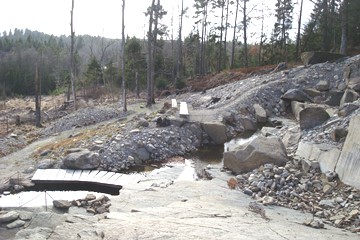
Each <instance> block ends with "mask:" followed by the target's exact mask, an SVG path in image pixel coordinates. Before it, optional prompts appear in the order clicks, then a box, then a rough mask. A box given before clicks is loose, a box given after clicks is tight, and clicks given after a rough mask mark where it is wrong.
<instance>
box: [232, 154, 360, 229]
mask: <svg viewBox="0 0 360 240" xmlns="http://www.w3.org/2000/svg"><path fill="white" fill-rule="evenodd" d="M236 178H237V180H238V183H239V186H240V188H241V189H242V191H243V192H244V193H245V194H247V195H250V196H252V197H253V198H255V199H256V200H257V201H258V202H260V203H262V204H264V205H279V206H284V207H289V208H292V209H296V210H302V211H306V212H310V213H312V214H313V215H314V216H316V217H319V218H323V219H324V222H325V223H329V224H332V225H334V226H336V227H340V228H346V229H347V230H350V231H352V232H360V191H359V190H357V189H355V188H352V187H349V186H344V185H343V184H341V183H340V181H339V180H338V179H337V177H336V174H334V173H333V172H327V173H326V174H321V173H320V169H319V168H318V167H314V168H311V169H310V170H309V172H304V171H302V169H301V162H299V161H296V160H293V161H289V162H288V163H287V164H286V165H285V166H284V167H278V166H276V165H272V164H265V165H263V166H261V167H260V168H258V169H255V170H253V171H252V172H249V173H245V174H241V175H238V176H236Z"/></svg>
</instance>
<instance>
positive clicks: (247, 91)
mask: <svg viewBox="0 0 360 240" xmlns="http://www.w3.org/2000/svg"><path fill="white" fill-rule="evenodd" d="M359 59H360V56H356V57H353V58H349V59H343V60H342V61H338V62H333V63H329V62H328V63H321V64H316V65H312V66H307V67H305V66H298V67H294V68H289V69H286V70H283V71H274V72H271V73H269V71H268V70H267V71H265V72H263V73H262V75H258V76H256V74H252V75H250V77H248V78H245V77H244V76H243V75H242V74H240V75H241V76H240V75H236V74H234V73H232V72H228V73H226V72H225V73H222V74H221V76H214V77H215V78H216V77H217V79H218V80H217V81H215V80H214V83H213V86H216V87H214V88H208V87H205V88H202V89H199V90H202V91H201V92H187V93H183V94H181V95H170V96H169V97H167V98H165V99H162V100H161V101H160V102H159V104H157V105H155V106H153V108H152V109H147V108H143V105H144V103H143V102H140V103H139V102H137V103H135V104H134V105H130V106H129V112H128V113H126V114H124V113H123V112H121V111H119V108H118V106H117V105H113V106H111V105H106V106H103V105H96V104H95V105H94V104H88V103H86V104H87V106H85V105H84V108H83V109H81V110H79V111H77V112H74V113H63V114H64V115H63V117H61V118H58V119H57V120H55V121H51V122H48V123H46V124H45V125H46V126H45V127H44V128H43V129H42V130H40V131H35V130H33V129H32V128H31V127H28V128H24V129H21V130H15V127H13V130H12V132H11V133H10V134H7V135H4V137H3V138H2V139H1V141H2V143H3V144H1V145H0V146H1V147H0V149H1V153H2V154H3V155H7V154H8V153H10V152H14V151H16V150H17V149H19V148H22V147H23V146H25V145H27V144H29V143H30V142H32V141H34V140H35V139H37V138H41V137H42V138H43V139H42V140H41V141H39V142H41V143H39V142H34V144H32V145H30V146H29V147H30V148H28V149H30V150H27V151H25V152H17V153H16V152H15V153H14V154H12V155H8V156H6V157H4V158H2V159H1V162H0V164H2V169H0V173H1V178H2V179H1V180H2V181H3V182H6V181H7V180H6V179H7V178H8V177H10V176H12V175H13V174H14V173H16V169H17V171H20V172H22V174H25V176H31V174H32V173H33V171H34V170H35V169H36V168H53V167H79V166H68V165H67V164H68V162H72V161H70V160H69V159H71V157H73V156H74V155H71V153H74V152H75V153H76V154H77V156H86V157H88V158H89V159H90V160H91V163H92V164H93V166H92V167H93V168H97V169H101V170H108V171H116V172H118V171H125V170H129V169H131V168H132V167H134V166H138V165H143V164H146V163H148V162H150V163H154V162H163V161H164V160H166V159H169V158H170V157H172V156H179V155H180V156H183V155H185V154H186V153H189V152H191V151H194V150H196V149H197V148H198V147H200V146H203V145H207V146H211V145H215V144H216V140H214V138H213V137H212V136H210V135H209V133H208V132H206V131H204V125H203V124H204V123H206V122H210V121H215V122H216V121H217V122H220V123H223V124H224V125H225V126H226V136H227V138H228V139H231V138H234V137H236V136H239V135H241V134H244V133H246V132H247V131H256V130H257V129H258V128H259V127H260V125H259V124H258V120H257V116H256V113H255V110H254V104H255V103H257V104H259V105H260V106H261V107H262V108H264V110H265V112H266V114H267V116H269V119H268V121H267V122H266V125H267V126H268V127H271V129H267V128H264V133H263V134H265V135H276V136H278V137H284V136H286V134H287V133H289V132H292V131H293V132H294V135H297V136H298V138H297V142H299V141H306V142H308V143H319V142H321V143H327V144H329V145H332V146H334V147H335V148H341V147H342V145H343V142H344V139H338V140H336V141H335V140H334V135H333V132H334V130H335V129H337V128H342V129H347V127H348V125H349V122H350V118H351V116H352V115H355V114H358V113H359V110H357V108H358V106H360V102H359V101H354V102H353V103H352V104H353V105H354V106H355V107H354V108H353V110H352V111H351V112H350V114H348V115H346V116H342V117H339V115H338V114H337V111H338V107H336V106H331V104H330V103H331V101H332V99H331V96H330V95H328V93H327V92H329V91H330V90H331V91H335V92H336V91H340V90H344V86H343V85H344V83H343V72H344V67H345V65H347V64H348V63H350V62H353V61H356V60H359ZM219 79H220V80H219ZM223 79H228V82H230V83H227V84H225V85H221V86H218V85H219V84H218V83H217V82H219V81H220V82H223V81H225V82H226V81H227V80H223ZM234 80H238V81H234ZM232 81H234V82H232ZM322 81H326V83H327V86H326V88H327V90H326V91H323V90H322V91H320V90H318V89H319V88H321V87H320V85H321V84H320V83H321V82H322ZM209 86H211V87H212V85H211V84H210V85H209ZM194 89H197V88H194ZM291 89H315V90H318V91H317V92H316V91H307V92H306V96H307V97H309V98H310V99H311V100H312V102H313V103H314V102H316V103H327V104H328V106H329V108H328V111H329V112H331V113H333V114H331V115H330V118H329V119H328V120H327V121H326V122H324V123H323V124H320V125H319V126H316V127H314V128H311V129H309V130H306V129H305V130H304V129H300V128H299V123H298V122H297V120H296V119H295V117H294V115H293V113H292V112H291V110H290V109H291V108H290V105H289V102H288V101H286V99H284V98H283V96H284V94H286V93H287V91H289V90H291ZM172 98H176V99H177V100H178V101H186V102H187V103H188V106H189V112H190V116H188V117H185V118H183V117H180V116H179V114H178V111H177V110H174V109H171V108H170V107H169V104H170V102H171V99H172ZM166 103H167V104H166ZM329 104H330V105H329ZM131 106H132V107H131ZM356 106H357V107H356ZM331 108H333V110H331ZM51 110H53V109H50V110H49V111H48V112H50V111H51ZM58 112H59V111H58ZM60 112H61V111H60ZM8 113H9V112H7V114H8ZM47 114H48V113H47ZM48 115H49V114H48ZM53 115H55V114H53ZM2 116H4V115H2ZM106 120H109V121H106ZM104 121H105V122H104ZM94 124H95V125H94ZM12 126H13V125H12ZM54 134H55V136H54ZM74 148H75V149H76V150H74ZM296 150H297V143H294V142H292V141H290V140H289V141H288V144H286V151H287V154H288V156H289V157H290V161H289V162H288V164H287V165H286V166H285V167H277V166H275V165H265V166H262V167H260V168H259V169H256V170H254V171H253V172H249V173H246V174H239V175H237V176H236V181H237V183H238V184H239V187H240V189H241V191H243V192H244V193H245V194H247V195H250V196H251V197H253V198H254V200H257V201H258V202H259V203H263V204H264V205H271V206H274V205H277V206H285V207H289V208H293V209H297V210H301V211H304V212H309V213H311V216H315V217H317V218H321V219H322V221H323V222H324V223H327V224H330V225H333V226H336V227H339V228H344V229H347V230H349V232H347V234H349V235H348V237H350V238H351V237H353V236H354V237H356V234H355V235H352V234H353V233H350V232H355V233H356V232H359V231H360V229H359V222H360V218H359V216H360V213H359V211H360V203H359V191H358V190H356V189H354V188H351V187H348V186H345V185H342V184H341V183H340V182H339V181H338V179H337V178H336V176H335V177H333V178H331V176H325V177H324V175H322V174H321V173H320V172H319V169H317V168H314V169H311V171H304V169H303V168H302V166H300V165H301V164H300V163H299V162H298V160H297V159H295V158H293V156H294V155H295V152H296ZM81 154H83V155H81ZM89 156H91V157H89ZM19 158H22V159H19ZM67 160H69V161H67ZM15 161H16V162H17V164H16V165H15V166H11V167H10V166H9V165H11V163H12V162H15ZM200 172H201V170H200ZM213 174H214V173H213ZM215 175H216V174H215ZM225 176H226V177H225V178H229V177H230V175H225ZM221 178H224V175H222V177H221ZM215 181H217V180H215ZM209 183H210V185H211V181H210V182H208V181H206V182H203V181H200V182H193V184H192V185H187V186H186V187H190V188H192V187H195V186H196V185H197V184H204V185H206V187H207V189H208V191H211V190H210V189H212V187H211V186H208V185H207V184H209ZM4 185H5V187H11V186H10V185H9V184H7V183H6V184H3V185H2V189H4V188H5V187H4ZM220 185H221V187H222V188H224V191H225V190H226V191H230V190H229V189H228V187H227V186H226V181H225V182H224V179H223V182H222V183H221V184H220ZM176 186H178V187H179V188H178V190H176V189H177V187H176ZM171 188H174V189H173V190H174V191H179V194H180V195H182V194H186V193H185V192H183V191H184V190H183V189H182V188H181V187H180V185H178V184H174V186H171ZM236 188H237V185H236ZM216 191H217V190H215V187H214V192H216ZM159 192H162V191H159ZM218 193H219V192H218ZM142 194H144V197H146V196H149V194H147V193H146V192H142ZM159 194H160V195H161V193H159ZM204 194H205V195H206V193H204ZM219 194H220V195H221V194H225V195H226V196H227V197H228V193H227V192H226V193H225V192H221V193H219ZM231 194H239V195H238V196H240V195H241V194H240V192H239V191H233V192H231ZM150 195H151V194H150ZM241 196H243V195H241ZM244 196H245V195H244ZM155 197H156V196H154V199H156V198H155ZM154 199H153V200H151V201H154ZM241 199H242V201H245V202H246V201H249V198H246V197H245V198H244V197H241ZM244 199H248V200H244ZM202 200H203V199H202ZM213 200H214V199H213ZM115 201H116V200H115ZM155 201H157V200H155ZM180 202H181V200H180ZM185 202H186V201H185ZM196 204H199V205H196V206H199V207H200V208H202V207H201V204H200V203H198V202H196ZM206 204H210V205H212V204H215V205H217V203H214V202H210V201H209V202H207V203H206ZM224 204H225V203H224ZM226 204H230V203H226ZM231 204H232V203H231ZM242 204H243V203H242ZM241 206H242V207H244V206H243V205H241V204H240V207H241ZM238 207H239V206H237V207H236V210H234V209H231V210H229V211H230V212H231V211H235V212H237V211H240V212H241V211H243V210H239V209H238ZM210 209H213V208H210ZM276 209H279V208H276ZM185 210H186V211H195V206H192V208H185V209H184V211H185ZM166 211H169V210H168V209H164V214H165V212H166ZM279 211H282V210H279ZM135 212H136V211H135ZM140 212H141V214H145V215H144V216H142V220H143V221H145V222H146V224H147V221H148V219H145V217H146V214H150V213H148V212H147V211H145V210H144V211H140ZM160 212H162V211H160ZM238 213H239V212H238ZM141 214H139V215H141ZM152 214H154V213H152V212H151V214H150V215H152ZM177 214H178V213H177ZM177 214H175V216H176V215H177ZM204 214H205V215H207V214H209V213H204ZM276 214H278V215H279V214H280V213H279V212H276V211H275V212H274V214H273V215H275V216H276ZM287 214H294V213H293V212H288V213H287ZM125 215H126V216H128V215H127V214H125ZM125 215H124V214H123V215H122V216H121V219H123V217H124V216H125ZM160 215H161V214H160ZM160 215H158V217H163V216H162V215H161V216H160ZM180 215H181V214H180ZM200 215H201V214H200ZM240 215H241V214H240ZM220 216H223V215H222V213H221V214H220ZM289 217H290V216H289ZM185 218H186V217H185ZM190 218H191V217H190ZM199 218H201V217H199V215H197V216H196V217H194V219H199ZM220 218H221V219H223V218H224V219H227V218H228V217H220ZM270 218H271V216H270ZM216 219H217V221H218V218H216ZM199 220H200V219H199ZM89 221H90V220H89ZM91 221H92V220H91ZM96 221H98V220H96ZM111 221H114V220H111ZM129 221H131V222H132V220H129ZM171 221H174V224H176V223H178V221H175V220H174V219H172V220H171ZM100 222H101V221H100ZM145 222H144V223H145ZM159 222H161V223H162V221H159ZM220 222H222V224H225V225H227V224H230V223H229V222H227V221H226V220H224V221H220ZM270 222H271V221H270ZM108 223H109V222H108ZM111 223H112V224H113V222H111ZM132 223H133V224H134V226H135V220H134V222H132ZM208 223H209V224H210V222H208ZM278 223H279V224H281V221H280V219H279V222H278ZM297 223H299V224H300V225H301V224H303V222H302V221H300V222H299V221H298V222H297ZM89 224H90V225H91V224H93V223H89ZM138 224H140V223H138ZM246 224H253V223H246ZM263 224H264V226H266V224H267V223H266V222H264V223H263ZM270 224H271V223H270ZM282 224H283V225H284V224H285V225H287V223H282ZM311 224H312V222H311V221H310V222H308V225H311ZM317 224H318V225H317V227H320V228H321V226H322V223H321V222H320V223H319V222H317ZM100 225H101V229H107V228H106V226H104V225H102V223H101V224H100ZM140 225H141V224H140ZM240 225H241V224H240ZM230 226H231V227H230V228H232V227H234V228H237V227H240V228H241V229H242V230H244V231H245V229H244V225H242V226H237V225H236V226H235V225H231V224H230ZM295 226H296V225H295ZM326 226H329V225H326ZM294 228H295V229H296V227H294ZM206 229H207V230H209V228H208V227H207V228H206ZM224 229H226V230H224ZM286 229H287V230H286V233H284V234H285V235H283V233H281V234H279V232H278V231H274V233H276V234H275V235H274V237H273V239H283V238H285V239H292V238H293V237H292V235H291V234H292V233H291V230H290V228H286ZM188 230H189V229H186V231H188ZM192 230H193V229H192ZM192 230H191V231H192ZM74 231H75V230H74ZM102 231H103V230H102ZM106 231H107V230H105V232H106ZM139 231H140V230H138V229H137V228H134V229H132V230H131V231H130V233H131V234H133V235H132V237H133V238H134V236H136V234H139V236H142V237H144V236H147V235H146V233H143V232H141V231H140V232H141V234H140V232H139ZM213 231H214V234H215V232H216V231H217V230H216V229H213ZM219 231H220V232H218V233H217V234H221V233H224V232H226V233H228V234H225V235H224V236H228V237H234V236H235V235H233V234H235V233H234V232H233V231H231V230H229V227H226V228H222V229H220V230H219ZM254 231H255V230H254ZM306 231H307V230H304V232H306ZM318 231H319V232H318V233H320V232H321V230H318ZM100 232H101V231H100ZM297 232H298V231H297ZM322 233H323V232H321V234H322ZM164 234H165V233H164ZM176 234H179V235H169V236H170V237H173V238H175V237H176V236H179V238H178V239H181V238H182V236H183V235H181V234H180V233H179V232H176ZM200 234H202V233H201V232H199V233H198V235H197V237H198V238H200V239H201V237H200ZM248 234H250V235H249V236H253V237H254V235H252V234H255V233H250V232H249V233H248ZM286 234H288V235H286ZM321 234H320V235H321ZM336 234H337V233H336ZM100 235H101V234H100ZM107 235H108V233H105V236H107ZM110 235H111V234H110ZM320 235H319V236H320ZM156 236H158V235H153V236H152V237H153V238H156ZM164 236H167V235H166V234H165V235H164ZM180 236H181V237H180ZM214 236H215V235H214ZM184 237H185V236H184ZM303 237H304V239H305V235H304V236H303ZM307 237H308V236H307ZM322 237H323V238H322V239H329V238H330V236H327V235H326V236H325V235H322ZM254 238H255V239H257V237H254ZM254 238H249V239H254ZM259 238H260V237H259ZM53 239H56V238H53ZM94 239H96V238H94ZM107 239H113V238H107ZM300 239H302V237H300Z"/></svg>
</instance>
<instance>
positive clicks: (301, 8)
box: [296, 0, 304, 58]
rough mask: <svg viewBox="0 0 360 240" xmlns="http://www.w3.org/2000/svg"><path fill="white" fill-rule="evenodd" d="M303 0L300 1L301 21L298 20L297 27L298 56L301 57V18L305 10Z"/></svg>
mask: <svg viewBox="0 0 360 240" xmlns="http://www.w3.org/2000/svg"><path fill="white" fill-rule="evenodd" d="M303 2H304V0H301V2H300V12H299V21H298V29H297V35H296V58H298V57H299V54H300V37H301V36H300V34H301V18H302V11H303Z"/></svg>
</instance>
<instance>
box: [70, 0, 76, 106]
mask: <svg viewBox="0 0 360 240" xmlns="http://www.w3.org/2000/svg"><path fill="white" fill-rule="evenodd" d="M70 14H71V23H70V27H71V47H70V80H71V90H72V96H73V100H74V110H76V89H75V74H74V71H75V61H74V60H75V59H74V45H75V32H74V0H72V4H71V12H70Z"/></svg>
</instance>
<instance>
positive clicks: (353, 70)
mask: <svg viewBox="0 0 360 240" xmlns="http://www.w3.org/2000/svg"><path fill="white" fill-rule="evenodd" d="M344 80H345V83H346V85H347V87H348V88H351V89H357V88H358V85H359V84H360V60H357V61H354V62H352V63H350V64H348V65H347V66H345V68H344Z"/></svg>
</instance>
